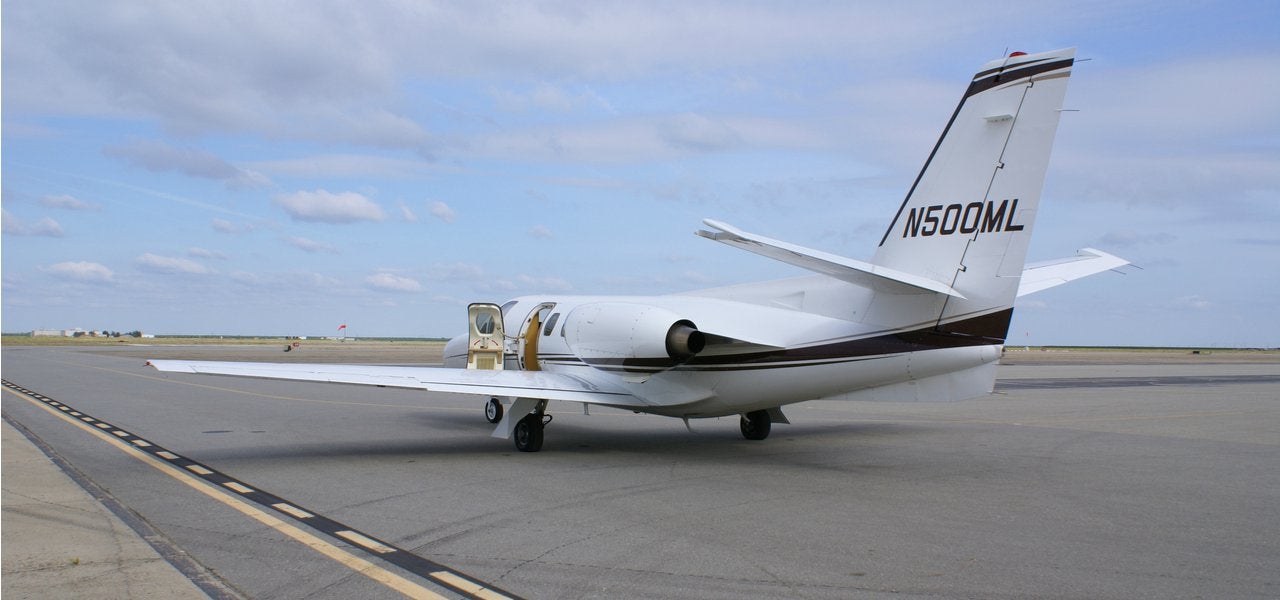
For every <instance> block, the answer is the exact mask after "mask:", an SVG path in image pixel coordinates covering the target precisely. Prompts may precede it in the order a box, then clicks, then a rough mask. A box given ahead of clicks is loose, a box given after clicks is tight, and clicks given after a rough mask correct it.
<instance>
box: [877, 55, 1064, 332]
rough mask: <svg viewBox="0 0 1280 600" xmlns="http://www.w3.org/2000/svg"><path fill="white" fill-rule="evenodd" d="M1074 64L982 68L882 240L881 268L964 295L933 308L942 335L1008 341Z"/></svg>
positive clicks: (1049, 61) (1007, 62) (1053, 60)
mask: <svg viewBox="0 0 1280 600" xmlns="http://www.w3.org/2000/svg"><path fill="white" fill-rule="evenodd" d="M1074 59H1075V49H1074V48H1071V49H1065V50H1057V51H1053V52H1045V53H1041V54H1030V55H1028V54H1023V53H1019V52H1015V53H1014V54H1012V55H1010V56H1009V57H1008V58H1005V59H1001V60H997V61H993V62H990V63H987V64H986V65H984V66H983V67H982V69H981V70H979V71H978V73H977V74H976V75H974V78H973V82H972V83H970V84H969V87H968V89H967V90H965V93H964V97H963V98H961V100H960V104H959V106H957V107H956V110H955V113H954V114H953V115H952V116H951V121H950V122H948V123H947V127H946V129H944V130H943V132H942V136H941V137H940V138H939V140H938V143H937V145H936V146H935V147H934V149H933V152H932V153H931V154H930V155H929V158H928V159H927V160H926V161H925V164H924V168H923V169H921V171H920V174H919V175H918V176H917V177H916V181H915V183H914V184H912V186H911V190H910V191H909V192H908V193H907V197H906V199H905V200H903V202H902V206H901V207H900V208H899V209H898V214H897V215H896V216H895V217H894V219H893V221H892V222H891V223H890V225H889V229H888V230H887V231H885V234H884V238H883V239H882V240H881V242H880V247H879V248H878V249H877V251H876V254H875V257H874V258H873V259H872V261H871V262H872V263H873V264H874V265H877V266H880V267H885V268H889V269H893V270H895V271H900V272H904V273H910V274H913V275H917V276H921V277H925V278H928V279H931V280H934V281H937V282H939V283H941V284H943V285H946V286H950V287H951V288H952V289H954V290H955V291H956V292H958V295H957V296H959V297H957V296H947V297H940V298H939V299H938V302H937V304H936V305H935V306H934V307H933V308H931V309H930V310H931V311H934V314H932V315H929V316H928V318H936V319H937V322H938V326H939V327H940V328H942V329H948V328H949V327H951V326H954V327H956V328H959V330H958V331H957V333H965V334H970V335H979V336H982V337H989V338H993V339H994V340H997V343H998V340H1003V339H1004V338H1005V336H1006V334H1007V333H1008V325H1009V317H1010V316H1011V315H1012V307H1013V300H1014V298H1015V296H1016V295H1017V291H1018V280H1019V277H1020V275H1021V273H1022V268H1023V263H1024V262H1025V260H1026V253H1027V244H1028V242H1029V240H1030V238H1031V230H1032V227H1033V225H1034V222H1035V215H1036V209H1037V207H1038V206H1039V203H1040V193H1041V190H1042V188H1043V187H1044V177H1045V171H1046V170H1047V168H1048V165H1049V152H1050V149H1051V147H1052V146H1053V136H1054V134H1055V132H1056V131H1057V127H1058V116H1059V113H1060V111H1061V109H1062V102H1063V98H1064V97H1065V95H1066V89H1067V78H1068V76H1069V75H1070V74H1071V66H1072V63H1073V61H1074ZM887 300H888V299H886V301H887ZM962 323H963V324H962Z"/></svg>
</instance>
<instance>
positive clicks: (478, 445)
mask: <svg viewBox="0 0 1280 600" xmlns="http://www.w3.org/2000/svg"><path fill="white" fill-rule="evenodd" d="M405 418H406V420H411V421H416V422H417V423H419V424H421V426H422V428H421V436H420V437H417V438H413V439H406V438H404V437H403V436H399V437H398V438H392V437H388V438H385V439H380V440H358V441H353V440H338V439H333V440H330V441H316V442H307V443H301V444H297V443H290V444H273V443H271V442H270V438H269V437H267V438H261V437H255V438H254V441H255V443H254V444H253V445H240V446H236V447H228V448H219V449H210V450H206V451H201V452H199V456H198V458H199V459H200V460H206V461H217V460H224V459H227V460H274V459H282V458H296V459H306V458H326V457H329V458H339V457H348V458H372V457H405V458H408V457H413V456H448V455H453V456H476V457H484V456H512V455H517V454H519V453H517V452H512V449H511V446H510V441H508V440H502V439H497V438H493V437H490V436H489V433H490V432H491V430H492V425H489V424H488V423H486V422H484V419H483V417H480V418H477V417H476V416H471V415H463V414H440V413H435V412H430V413H417V414H414V415H407V416H406V417H405ZM589 418H596V417H589ZM639 419H644V417H639ZM669 425H670V423H669V422H668V421H666V420H658V419H654V420H652V421H650V422H648V423H641V422H637V423H636V424H635V425H628V426H627V427H618V426H616V425H614V426H612V427H609V428H600V427H593V426H591V425H590V424H579V423H574V422H570V421H569V419H565V418H561V419H558V420H556V421H554V422H553V424H552V425H549V426H548V428H547V430H548V434H549V435H548V441H547V444H546V446H545V447H544V448H543V454H544V455H546V454H549V453H554V454H564V455H590V454H605V453H623V454H625V453H634V454H642V455H649V456H653V457H655V458H662V457H679V458H681V459H682V460H694V461H697V460H699V459H706V460H709V461H723V460H725V459H733V460H735V461H737V460H749V461H752V462H761V461H764V462H768V461H769V460H770V457H775V458H777V457H781V456H784V455H791V454H794V453H796V452H812V450H813V447H814V442H823V440H827V441H832V442H833V441H834V440H836V439H840V440H849V441H853V442H856V441H858V440H867V439H872V438H884V437H886V436H889V437H901V436H908V437H911V436H919V435H922V434H927V433H928V432H929V431H933V430H936V429H937V427H938V425H937V424H932V425H925V424H920V423H884V422H865V423H862V422H831V423H799V424H791V425H779V426H777V427H776V428H775V429H774V434H773V435H772V436H771V437H770V439H767V440H763V441H748V440H744V439H742V438H741V434H740V433H739V431H738V427H737V421H736V419H733V420H730V419H728V418H725V419H709V420H704V421H695V422H694V423H693V428H694V431H693V432H692V433H691V432H689V431H687V430H685V429H684V428H683V426H681V428H679V429H675V428H671V427H670V426H669ZM796 441H802V442H805V443H804V444H803V445H802V446H799V447H798V446H797V445H796V444H795V442H796ZM835 443H838V442H835ZM824 444H825V443H823V444H819V445H824ZM867 449H868V450H871V448H870V447H868V448H867ZM544 458H545V456H544Z"/></svg>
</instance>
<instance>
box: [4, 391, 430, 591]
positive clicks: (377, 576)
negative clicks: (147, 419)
mask: <svg viewBox="0 0 1280 600" xmlns="http://www.w3.org/2000/svg"><path fill="white" fill-rule="evenodd" d="M8 391H9V393H12V394H15V395H17V396H18V397H20V398H23V399H28V400H30V399H31V397H30V396H28V395H26V394H23V393H21V392H18V391H15V390H12V389H10V390H8ZM32 402H33V403H34V404H36V406H40V407H42V408H44V409H45V410H48V411H49V412H50V413H52V414H55V415H60V414H61V413H57V412H53V411H54V409H53V408H52V407H49V406H45V405H44V403H37V402H34V401H32ZM72 423H75V424H77V425H79V427H80V428H81V429H83V430H84V431H87V432H89V433H90V434H92V435H94V436H96V437H98V439H101V440H103V441H105V442H107V443H109V444H112V445H114V446H115V447H116V448H119V449H120V450H122V451H124V452H125V453H126V454H129V455H130V456H133V457H134V458H136V459H138V460H140V461H142V462H144V463H146V464H149V465H151V466H152V467H155V468H156V469H158V470H159V471H160V472H161V473H164V474H166V475H169V476H170V477H173V478H174V479H176V480H177V481H179V482H180V483H182V484H184V485H186V486H188V487H190V488H191V489H193V490H196V491H198V492H200V493H202V494H204V495H206V496H208V497H209V498H211V499H213V500H216V501H218V502H221V503H222V504H225V505H227V506H228V507H231V508H233V509H235V510H237V511H239V512H240V513H241V514H243V515H245V516H247V517H250V518H252V519H254V520H255V521H258V522H259V523H262V524H263V525H266V526H268V527H270V528H272V529H275V530H276V531H279V532H280V533H283V534H285V535H287V536H289V537H291V538H293V539H294V540H297V541H298V542H299V543H301V544H303V545H305V546H307V547H308V548H311V549H312V550H315V551H316V552H319V553H320V554H323V555H325V556H327V557H329V558H330V559H333V560H334V561H335V562H338V563H339V564H341V565H343V566H345V567H347V568H348V569H351V570H352V571H353V572H355V573H359V574H361V575H364V576H365V577H368V578H369V579H372V580H374V581H376V582H378V583H381V584H382V585H385V586H387V587H388V588H390V589H392V590H395V591H397V592H400V593H401V594H404V595H405V596H407V597H409V598H430V599H433V600H434V599H441V600H443V599H444V596H442V595H440V594H439V593H437V592H434V591H432V590H429V589H427V588H425V587H423V586H422V585H421V584H419V583H416V582H413V581H409V580H408V579H405V578H404V577H401V576H400V575H397V574H395V573H392V572H391V571H388V570H387V569H384V568H382V567H380V566H378V565H376V564H374V563H371V562H369V561H367V560H365V559H363V558H360V557H358V556H353V555H351V554H349V553H347V552H346V551H344V550H342V549H341V548H339V547H338V546H335V545H333V544H332V543H329V542H328V541H326V540H323V539H321V538H318V537H316V536H314V535H312V534H310V533H307V532H306V531H303V530H301V529H298V528H297V527H294V526H292V525H290V524H288V523H286V522H284V521H281V520H280V519H278V518H276V517H275V516H274V515H271V514H269V513H266V512H264V511H262V510H260V509H258V508H256V507H254V506H252V505H250V504H249V503H247V502H246V501H244V500H242V499H240V498H239V497H236V496H230V495H227V494H225V493H219V492H215V491H213V488H211V487H209V486H208V485H205V484H204V482H203V480H198V479H192V478H191V477H188V476H185V475H183V474H181V472H180V470H179V469H177V468H176V467H174V466H173V465H171V464H169V463H166V462H162V461H158V460H156V459H155V458H154V457H153V456H152V455H150V454H147V453H146V452H143V451H141V450H138V449H137V448H134V447H133V446H130V445H128V444H125V443H124V442H123V441H121V440H117V439H116V438H113V437H110V436H108V435H107V434H106V433H103V432H101V431H99V430H97V429H94V428H91V427H88V426H87V425H80V424H79V423H78V422H76V421H72ZM156 454H157V455H161V454H169V456H167V457H165V458H170V459H173V458H177V456H176V455H173V454H171V453H169V452H157V453H156Z"/></svg>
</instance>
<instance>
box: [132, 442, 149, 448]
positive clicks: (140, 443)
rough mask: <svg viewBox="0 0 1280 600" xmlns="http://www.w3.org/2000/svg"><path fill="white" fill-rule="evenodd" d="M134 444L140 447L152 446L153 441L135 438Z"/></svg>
mask: <svg viewBox="0 0 1280 600" xmlns="http://www.w3.org/2000/svg"><path fill="white" fill-rule="evenodd" d="M133 445H135V446H137V447H139V448H150V447H151V442H148V441H147V440H133Z"/></svg>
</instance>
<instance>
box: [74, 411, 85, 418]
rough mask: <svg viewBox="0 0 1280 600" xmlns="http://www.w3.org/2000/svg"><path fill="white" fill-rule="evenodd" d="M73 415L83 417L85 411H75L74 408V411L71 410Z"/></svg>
mask: <svg viewBox="0 0 1280 600" xmlns="http://www.w3.org/2000/svg"><path fill="white" fill-rule="evenodd" d="M71 416H73V417H83V416H84V413H82V412H76V411H74V410H73V411H71Z"/></svg>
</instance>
